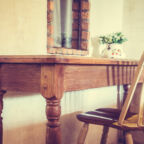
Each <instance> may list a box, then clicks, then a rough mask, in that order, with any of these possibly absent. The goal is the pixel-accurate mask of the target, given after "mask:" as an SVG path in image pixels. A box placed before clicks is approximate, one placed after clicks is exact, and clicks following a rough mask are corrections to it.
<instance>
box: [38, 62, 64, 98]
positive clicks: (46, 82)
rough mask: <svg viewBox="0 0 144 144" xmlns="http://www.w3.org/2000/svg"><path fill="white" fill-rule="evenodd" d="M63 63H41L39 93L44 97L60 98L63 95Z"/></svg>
mask: <svg viewBox="0 0 144 144" xmlns="http://www.w3.org/2000/svg"><path fill="white" fill-rule="evenodd" d="M63 76H64V72H63V65H59V64H52V65H46V64H43V65H42V67H41V93H42V95H43V96H44V97H45V98H56V99H61V98H62V96H63V92H64V90H63Z"/></svg>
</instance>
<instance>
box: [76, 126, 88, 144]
mask: <svg viewBox="0 0 144 144" xmlns="http://www.w3.org/2000/svg"><path fill="white" fill-rule="evenodd" d="M88 128H89V124H88V123H84V125H83V127H82V128H81V131H80V134H79V136H78V141H77V144H84V142H85V139H86V135H87V132H88Z"/></svg>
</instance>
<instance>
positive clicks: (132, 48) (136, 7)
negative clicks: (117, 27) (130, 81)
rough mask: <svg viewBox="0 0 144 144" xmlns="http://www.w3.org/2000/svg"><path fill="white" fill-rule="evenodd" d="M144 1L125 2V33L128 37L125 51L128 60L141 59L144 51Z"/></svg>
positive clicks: (129, 0) (131, 0) (127, 0)
mask: <svg viewBox="0 0 144 144" xmlns="http://www.w3.org/2000/svg"><path fill="white" fill-rule="evenodd" d="M143 13H144V1H143V0H125V1H124V12H123V31H124V33H125V34H126V35H127V37H128V42H126V43H125V47H124V50H125V52H126V54H127V56H128V58H135V59H138V58H140V55H141V54H142V51H143V50H144V36H143V35H144V15H143Z"/></svg>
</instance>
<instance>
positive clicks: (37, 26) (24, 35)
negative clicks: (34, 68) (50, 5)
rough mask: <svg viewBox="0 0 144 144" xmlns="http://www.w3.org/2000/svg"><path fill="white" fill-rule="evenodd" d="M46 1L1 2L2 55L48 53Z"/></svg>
mask: <svg viewBox="0 0 144 144" xmlns="http://www.w3.org/2000/svg"><path fill="white" fill-rule="evenodd" d="M46 7H47V4H46V0H0V54H45V53H46V27H47V26H46Z"/></svg>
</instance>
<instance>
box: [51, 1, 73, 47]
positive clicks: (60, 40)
mask: <svg viewBox="0 0 144 144" xmlns="http://www.w3.org/2000/svg"><path fill="white" fill-rule="evenodd" d="M72 1H73V0H54V47H66V48H71V47H72V45H71V41H72V20H73V19H72Z"/></svg>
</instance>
